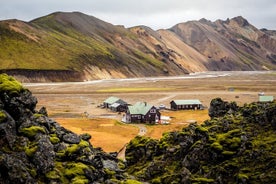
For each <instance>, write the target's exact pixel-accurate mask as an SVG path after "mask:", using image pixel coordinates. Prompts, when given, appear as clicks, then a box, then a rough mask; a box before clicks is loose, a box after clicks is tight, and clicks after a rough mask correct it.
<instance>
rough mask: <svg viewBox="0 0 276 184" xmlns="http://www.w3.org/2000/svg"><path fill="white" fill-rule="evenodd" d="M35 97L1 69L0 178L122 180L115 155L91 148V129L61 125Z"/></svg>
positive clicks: (9, 180) (19, 180) (8, 180)
mask: <svg viewBox="0 0 276 184" xmlns="http://www.w3.org/2000/svg"><path fill="white" fill-rule="evenodd" d="M36 103H37V99H36V98H35V97H34V96H32V94H31V92H30V91H29V90H27V89H24V88H23V87H22V85H21V84H20V83H19V82H17V81H15V80H14V79H13V78H12V77H9V76H7V75H0V132H1V134H0V183H94V182H100V183H105V182H108V181H109V180H110V179H111V177H113V178H119V179H121V180H122V181H123V180H124V178H125V176H124V175H123V172H122V170H121V169H120V168H119V166H118V165H119V161H118V160H117V159H116V155H110V154H107V153H105V152H103V151H102V150H101V149H99V148H98V149H96V148H93V146H92V145H91V144H90V142H89V139H90V138H91V135H89V134H82V135H76V134H75V133H73V132H71V131H70V130H67V129H65V128H63V127H61V126H60V125H59V124H58V123H57V122H55V121H54V120H52V119H49V118H48V117H47V111H46V109H45V108H41V109H40V110H39V111H37V110H36V109H35V107H36Z"/></svg>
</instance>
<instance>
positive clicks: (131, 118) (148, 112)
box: [126, 102, 161, 123]
mask: <svg viewBox="0 0 276 184" xmlns="http://www.w3.org/2000/svg"><path fill="white" fill-rule="evenodd" d="M160 117H161V113H160V112H159V111H158V109H157V108H156V107H155V106H153V105H150V104H148V103H146V102H137V103H136V104H134V105H131V106H128V109H127V112H126V122H128V123H156V122H158V121H160Z"/></svg>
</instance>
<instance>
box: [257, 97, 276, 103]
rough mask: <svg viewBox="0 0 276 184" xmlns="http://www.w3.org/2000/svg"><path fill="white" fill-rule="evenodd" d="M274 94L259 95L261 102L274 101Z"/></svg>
mask: <svg viewBox="0 0 276 184" xmlns="http://www.w3.org/2000/svg"><path fill="white" fill-rule="evenodd" d="M273 101H274V96H259V102H273Z"/></svg>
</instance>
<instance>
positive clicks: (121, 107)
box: [109, 102, 127, 112]
mask: <svg viewBox="0 0 276 184" xmlns="http://www.w3.org/2000/svg"><path fill="white" fill-rule="evenodd" d="M109 108H110V109H111V110H112V111H114V112H125V111H126V110H127V104H121V103H117V102H116V103H114V104H112V105H110V107H109Z"/></svg>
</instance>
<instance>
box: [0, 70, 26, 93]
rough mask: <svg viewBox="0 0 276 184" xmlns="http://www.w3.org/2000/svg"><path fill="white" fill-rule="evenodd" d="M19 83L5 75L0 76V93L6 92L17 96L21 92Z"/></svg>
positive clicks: (21, 88) (21, 87)
mask: <svg viewBox="0 0 276 184" xmlns="http://www.w3.org/2000/svg"><path fill="white" fill-rule="evenodd" d="M23 89H24V88H23V86H22V84H21V83H20V82H18V81H17V80H15V79H14V78H13V77H11V76H8V75H7V74H0V92H8V93H9V94H14V93H16V94H18V93H19V92H21V91H22V90H23Z"/></svg>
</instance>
